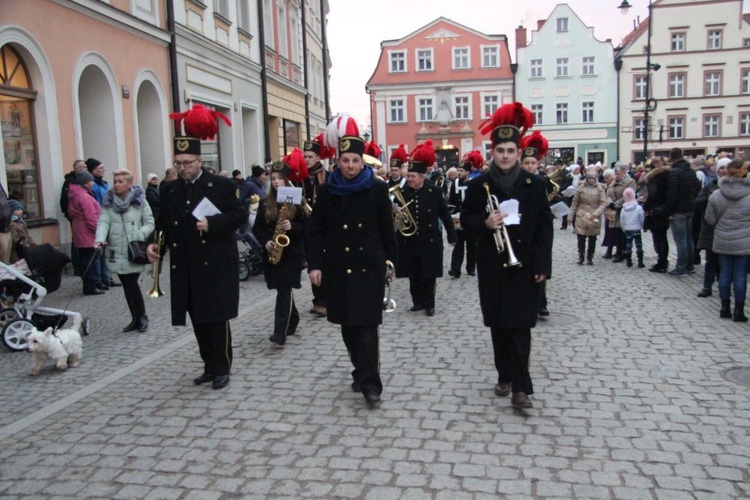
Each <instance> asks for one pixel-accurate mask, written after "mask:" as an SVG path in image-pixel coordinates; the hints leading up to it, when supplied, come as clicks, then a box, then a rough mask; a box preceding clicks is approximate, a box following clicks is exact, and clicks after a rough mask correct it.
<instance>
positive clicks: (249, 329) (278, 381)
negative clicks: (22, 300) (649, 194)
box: [0, 229, 750, 500]
mask: <svg viewBox="0 0 750 500" xmlns="http://www.w3.org/2000/svg"><path fill="white" fill-rule="evenodd" d="M555 238H556V240H555V251H554V258H555V265H554V279H553V280H552V281H551V282H550V284H549V290H548V295H549V298H550V310H551V311H552V315H551V316H550V318H549V319H548V320H547V321H544V322H540V325H539V326H538V327H537V328H536V329H535V330H534V331H533V339H534V341H533V346H532V359H531V373H532V377H533V378H534V383H535V389H536V393H535V394H534V396H533V398H532V399H533V402H534V408H533V409H530V410H528V411H524V412H521V411H517V410H513V409H512V408H511V406H510V400H509V398H498V397H495V396H494V395H493V393H492V386H493V384H494V382H495V378H496V375H495V371H494V367H493V364H492V354H491V352H492V348H491V342H490V336H489V331H488V329H486V328H484V327H483V326H482V325H481V319H480V318H479V307H478V298H477V292H476V281H475V280H476V278H473V277H469V276H467V275H466V274H463V275H462V277H461V278H459V279H453V278H449V277H446V278H444V279H442V280H439V283H438V301H439V303H442V304H445V307H443V308H442V309H440V310H439V311H438V313H437V315H436V316H435V317H433V318H428V317H426V316H425V315H423V314H421V313H410V312H408V308H409V307H410V306H411V304H410V301H409V299H408V284H407V282H406V281H405V280H396V282H395V285H394V298H395V300H396V301H397V302H398V308H397V310H396V312H394V313H392V314H389V315H387V316H386V319H385V323H384V324H383V326H382V328H381V370H382V375H383V382H384V385H385V391H384V394H383V398H384V402H383V404H382V406H381V407H380V408H379V409H376V410H368V409H367V408H366V407H365V405H364V401H363V399H362V396H361V395H359V394H355V393H353V392H351V389H350V388H349V382H350V376H349V371H350V364H349V360H348V358H347V354H346V350H345V348H344V345H343V342H342V341H341V339H340V335H339V332H338V329H337V327H335V326H334V325H331V324H329V323H327V322H326V321H325V320H324V319H315V318H313V317H312V316H311V315H309V314H308V313H307V310H308V309H309V307H310V297H311V294H310V290H309V287H308V286H305V287H303V289H302V290H300V291H299V292H297V293H296V297H297V301H298V307H299V309H300V312H301V314H302V318H303V319H302V322H301V324H300V327H299V329H298V332H299V333H298V334H297V335H295V336H294V337H290V338H289V340H288V342H287V345H286V346H285V347H284V348H278V347H275V346H274V345H272V344H271V343H270V342H269V341H268V336H269V335H270V333H271V328H272V310H273V306H274V295H273V293H272V292H270V291H268V290H267V289H266V287H265V284H264V282H263V280H262V277H251V278H250V280H249V281H247V282H243V283H242V284H241V289H242V299H241V315H240V317H239V318H238V319H237V320H235V321H233V322H232V329H233V335H234V353H235V363H234V367H233V371H232V381H231V384H230V386H229V387H228V388H227V389H225V390H222V391H212V390H211V389H210V388H207V387H196V386H194V385H193V384H192V378H193V377H195V376H196V375H198V374H199V373H200V371H201V368H202V366H201V363H200V362H199V356H198V352H197V346H196V344H195V340H194V338H193V335H192V332H191V330H190V329H189V328H176V327H172V326H170V324H169V317H168V316H169V301H168V297H164V298H161V299H149V298H146V300H147V307H148V309H149V315H150V318H151V327H150V329H149V331H148V333H145V334H124V333H121V331H120V330H121V328H122V326H124V324H126V323H127V322H128V319H129V318H127V317H126V308H125V301H124V300H123V297H122V290H121V289H112V290H111V291H109V292H107V293H106V294H105V295H104V296H100V297H82V296H80V282H79V281H78V279H77V278H74V277H73V276H66V277H65V279H64V282H63V286H62V287H61V289H60V290H58V291H57V292H55V293H54V294H51V295H50V296H49V297H48V298H47V300H46V301H45V305H52V306H56V307H65V306H66V305H67V304H68V301H70V305H69V307H70V309H71V310H74V311H80V312H82V313H84V314H86V315H88V316H90V317H91V318H92V324H93V333H92V334H91V335H90V336H89V337H86V338H84V356H83V361H82V363H81V366H80V367H78V368H76V369H71V370H68V371H67V372H57V371H55V370H54V369H53V368H52V367H51V366H49V365H46V366H45V368H44V369H43V371H42V374H41V375H39V376H38V377H29V376H28V375H27V372H28V370H29V367H30V363H31V360H30V356H31V355H29V354H26V353H10V352H2V353H0V375H2V380H3V384H2V387H0V463H1V464H2V466H0V497H3V498H23V497H36V498H41V497H57V498H64V497H68V498H73V497H75V498H81V497H104V498H196V499H212V498H300V497H317V498H366V499H378V500H379V499H391V498H394V499H395V498H409V499H412V498H438V499H450V500H459V499H464V498H478V499H479V498H498V497H509V498H548V497H549V498H618V499H619V498H633V499H644V498H679V499H684V498H733V497H734V498H741V497H748V496H750V477H749V472H748V471H749V470H750V436H749V428H750V411H749V410H750V392H749V391H748V388H747V387H744V386H741V385H738V384H735V383H733V382H729V381H727V380H725V379H724V378H723V377H722V373H723V372H724V371H725V370H727V369H729V368H733V367H738V366H743V365H749V364H750V356H749V354H750V327H748V325H747V324H738V323H733V322H731V321H727V320H719V319H718V309H719V307H718V298H717V297H716V296H714V297H711V298H708V299H699V298H697V297H696V293H697V292H698V290H700V288H701V287H700V284H701V282H702V266H699V267H698V272H697V273H696V274H695V275H692V276H690V277H688V278H684V279H679V278H671V277H668V276H665V275H655V274H653V273H649V272H647V270H646V269H638V268H635V267H634V268H631V269H628V268H626V267H625V264H613V263H611V262H609V261H606V260H604V259H602V258H601V257H599V256H597V257H596V259H595V265H594V266H578V265H576V264H575V261H576V256H575V238H574V236H573V234H572V232H571V231H570V230H568V231H560V230H558V229H555ZM645 239H646V240H650V235H648V234H647V235H646V238H645ZM646 250H647V252H646V255H652V254H653V252H652V250H651V248H650V245H648V244H647V249H646ZM598 253H599V255H601V254H602V253H603V252H602V251H600V252H598ZM445 258H446V262H447V260H448V258H449V250H448V249H446V252H445ZM672 261H674V256H673V257H672ZM652 263H653V262H652V259H648V261H647V264H649V265H650V264H652ZM164 277H165V278H166V275H165V276H164ZM150 286H151V280H150V279H149V278H146V277H145V276H144V279H143V288H144V289H147V288H149V287H150ZM164 289H165V290H168V285H167V284H165V285H164ZM714 293H715V294H716V291H715V289H714Z"/></svg>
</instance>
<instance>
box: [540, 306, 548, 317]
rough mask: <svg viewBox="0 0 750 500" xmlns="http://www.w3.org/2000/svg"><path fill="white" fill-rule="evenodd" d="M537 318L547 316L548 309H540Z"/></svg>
mask: <svg viewBox="0 0 750 500" xmlns="http://www.w3.org/2000/svg"><path fill="white" fill-rule="evenodd" d="M539 316H549V309H547V308H546V307H540V308H539Z"/></svg>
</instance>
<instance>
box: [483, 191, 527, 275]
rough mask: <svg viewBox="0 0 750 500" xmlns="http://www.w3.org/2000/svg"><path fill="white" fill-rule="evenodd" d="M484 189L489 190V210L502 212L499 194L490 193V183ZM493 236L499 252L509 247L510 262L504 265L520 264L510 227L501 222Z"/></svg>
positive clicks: (491, 212)
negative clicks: (509, 230)
mask: <svg viewBox="0 0 750 500" xmlns="http://www.w3.org/2000/svg"><path fill="white" fill-rule="evenodd" d="M484 190H485V191H487V212H489V213H490V215H491V214H494V213H495V212H497V213H500V203H499V202H498V201H497V196H495V195H494V194H492V193H490V185H489V184H488V183H486V182H485V183H484ZM492 236H493V237H494V238H495V246H496V247H497V253H498V254H501V253H503V252H504V251H505V249H506V248H507V249H508V262H507V263H505V264H503V267H512V266H520V265H521V261H519V260H518V259H517V258H516V254H515V253H514V252H513V247H512V246H511V244H510V236H508V228H506V227H505V224H503V223H502V222H501V223H500V227H499V228H497V229H495V230H494V231H493V232H492Z"/></svg>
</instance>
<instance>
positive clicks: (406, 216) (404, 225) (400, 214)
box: [388, 184, 418, 238]
mask: <svg viewBox="0 0 750 500" xmlns="http://www.w3.org/2000/svg"><path fill="white" fill-rule="evenodd" d="M388 192H390V193H391V194H393V196H394V197H395V198H396V200H397V201H398V204H396V203H394V204H393V223H394V224H395V225H396V229H398V232H399V233H401V236H404V237H405V238H408V237H409V236H414V235H415V234H417V229H418V228H417V221H416V219H414V216H413V215H412V214H411V212H410V211H409V203H411V201H410V202H409V203H407V202H406V200H405V199H404V194H403V193H402V192H401V187H400V186H399V185H398V184H397V185H395V186H393V187H392V188H390V189H389V190H388ZM398 205H401V206H400V207H399V206H398Z"/></svg>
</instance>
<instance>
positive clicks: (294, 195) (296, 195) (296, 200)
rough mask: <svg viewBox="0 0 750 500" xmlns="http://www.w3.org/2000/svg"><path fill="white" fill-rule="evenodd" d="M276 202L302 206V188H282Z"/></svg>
mask: <svg viewBox="0 0 750 500" xmlns="http://www.w3.org/2000/svg"><path fill="white" fill-rule="evenodd" d="M276 202H277V203H291V204H293V205H300V204H301V203H302V188H298V187H287V186H284V187H280V188H279V191H278V193H277V194H276Z"/></svg>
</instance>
